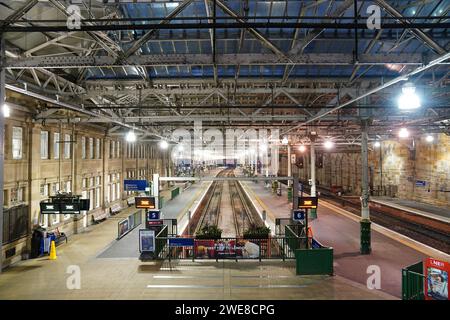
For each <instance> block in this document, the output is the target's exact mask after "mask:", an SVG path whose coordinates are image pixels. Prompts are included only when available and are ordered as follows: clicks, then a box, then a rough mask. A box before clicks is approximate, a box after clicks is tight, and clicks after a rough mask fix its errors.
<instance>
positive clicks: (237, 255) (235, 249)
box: [155, 231, 306, 261]
mask: <svg viewBox="0 0 450 320" xmlns="http://www.w3.org/2000/svg"><path fill="white" fill-rule="evenodd" d="M161 232H162V231H161ZM161 232H160V234H161ZM169 241H170V238H169V237H164V236H163V234H161V236H159V235H158V236H157V237H156V247H157V252H156V253H157V254H155V257H156V258H157V259H169V260H170V259H191V260H192V261H194V260H195V259H214V260H216V261H218V260H219V259H232V260H236V261H237V260H241V259H250V260H259V261H261V260H262V259H280V260H283V261H284V260H286V259H295V249H296V248H302V247H304V246H305V243H306V239H305V238H301V237H291V238H289V237H270V238H267V239H243V238H220V239H194V245H193V246H177V247H170V246H169Z"/></svg>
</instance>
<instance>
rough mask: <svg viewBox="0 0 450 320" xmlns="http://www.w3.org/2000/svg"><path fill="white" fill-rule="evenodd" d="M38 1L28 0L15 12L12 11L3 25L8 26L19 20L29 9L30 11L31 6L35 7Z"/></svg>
mask: <svg viewBox="0 0 450 320" xmlns="http://www.w3.org/2000/svg"><path fill="white" fill-rule="evenodd" d="M36 3H38V0H28V1H27V2H26V3H24V5H23V6H21V7H20V8H19V9H17V10H16V11H14V12H13V13H11V14H10V15H9V16H8V17H6V18H5V20H4V21H3V23H2V26H8V25H10V24H12V23H15V22H16V21H18V20H19V19H20V18H22V17H23V16H24V15H25V14H26V13H27V12H28V11H30V10H31V8H33V7H34V6H35V4H36Z"/></svg>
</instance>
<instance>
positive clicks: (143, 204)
mask: <svg viewBox="0 0 450 320" xmlns="http://www.w3.org/2000/svg"><path fill="white" fill-rule="evenodd" d="M135 206H136V208H137V209H156V205H155V197H135Z"/></svg>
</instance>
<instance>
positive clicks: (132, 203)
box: [127, 197, 136, 207]
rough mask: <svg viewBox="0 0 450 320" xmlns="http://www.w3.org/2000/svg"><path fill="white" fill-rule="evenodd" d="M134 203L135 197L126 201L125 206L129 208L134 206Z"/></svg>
mask: <svg viewBox="0 0 450 320" xmlns="http://www.w3.org/2000/svg"><path fill="white" fill-rule="evenodd" d="M135 203H136V198H135V197H130V198H128V199H127V205H128V206H129V207H131V206H134V204H135Z"/></svg>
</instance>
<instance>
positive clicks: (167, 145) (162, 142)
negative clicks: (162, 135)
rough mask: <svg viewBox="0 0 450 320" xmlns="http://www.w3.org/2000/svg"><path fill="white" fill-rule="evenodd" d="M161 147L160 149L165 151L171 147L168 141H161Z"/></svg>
mask: <svg viewBox="0 0 450 320" xmlns="http://www.w3.org/2000/svg"><path fill="white" fill-rule="evenodd" d="M159 147H160V148H161V149H163V150H165V149H167V148H168V147H169V144H168V143H167V141H166V140H161V141H160V142H159Z"/></svg>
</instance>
